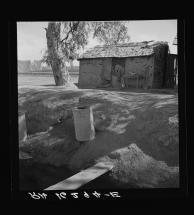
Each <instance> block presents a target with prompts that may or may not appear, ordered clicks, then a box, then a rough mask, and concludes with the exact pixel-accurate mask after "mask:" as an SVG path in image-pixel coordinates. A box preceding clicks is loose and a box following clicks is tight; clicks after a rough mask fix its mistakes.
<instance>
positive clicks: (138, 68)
mask: <svg viewBox="0 0 194 215" xmlns="http://www.w3.org/2000/svg"><path fill="white" fill-rule="evenodd" d="M153 71H154V59H153V56H148V57H134V58H126V61H125V76H126V77H130V76H131V74H133V73H136V74H138V75H142V76H143V77H144V78H143V79H140V80H139V83H138V85H139V87H140V88H141V87H152V81H153ZM136 82H137V81H136V79H131V80H130V79H129V83H128V84H129V87H130V86H131V87H136Z"/></svg>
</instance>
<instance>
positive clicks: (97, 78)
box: [78, 59, 103, 88]
mask: <svg viewBox="0 0 194 215" xmlns="http://www.w3.org/2000/svg"><path fill="white" fill-rule="evenodd" d="M102 70H103V60H102V59H84V60H80V69H79V79H78V86H79V87H80V88H96V87H97V86H99V85H100V84H101V82H102V80H101V75H102Z"/></svg>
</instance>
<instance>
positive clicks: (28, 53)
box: [17, 20, 177, 65]
mask: <svg viewBox="0 0 194 215" xmlns="http://www.w3.org/2000/svg"><path fill="white" fill-rule="evenodd" d="M47 24H48V22H17V48H18V59H19V60H31V61H33V60H40V59H41V57H42V56H43V53H44V51H45V50H46V34H45V29H44V28H45V27H47ZM127 27H128V34H129V35H130V39H131V42H141V41H146V40H155V41H166V42H168V44H169V47H170V52H171V53H174V54H176V53H177V46H175V45H172V43H173V40H174V37H175V35H176V34H177V20H143V21H141V20H139V21H129V22H128V23H127ZM98 44H99V43H98V42H97V41H96V40H94V39H90V40H89V44H88V45H87V46H86V48H85V51H86V50H87V49H88V48H92V47H94V46H95V45H98ZM76 64H78V62H75V65H76Z"/></svg>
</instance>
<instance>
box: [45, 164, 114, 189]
mask: <svg viewBox="0 0 194 215" xmlns="http://www.w3.org/2000/svg"><path fill="white" fill-rule="evenodd" d="M112 168H113V164H110V163H104V162H99V163H97V164H95V165H94V166H92V167H90V168H88V169H85V170H83V171H81V172H79V173H77V174H75V175H73V176H72V177H70V178H68V179H66V180H64V181H61V182H59V183H57V184H55V185H52V186H50V187H48V188H46V189H45V190H76V189H78V188H79V187H81V186H83V185H84V184H86V183H88V182H90V181H92V180H94V179H95V178H97V177H99V176H101V175H103V174H104V173H106V172H108V171H110V170H111V169H112Z"/></svg>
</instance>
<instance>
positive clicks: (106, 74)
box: [101, 58, 112, 81]
mask: <svg viewBox="0 0 194 215" xmlns="http://www.w3.org/2000/svg"><path fill="white" fill-rule="evenodd" d="M111 70H112V58H104V59H103V70H102V74H101V77H102V80H105V81H110V80H111Z"/></svg>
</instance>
